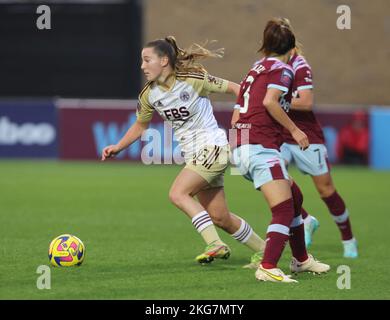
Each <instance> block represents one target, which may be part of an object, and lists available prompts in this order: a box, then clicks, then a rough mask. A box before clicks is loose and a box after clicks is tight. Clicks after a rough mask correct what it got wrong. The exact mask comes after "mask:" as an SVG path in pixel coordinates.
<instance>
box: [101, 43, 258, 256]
mask: <svg viewBox="0 0 390 320" xmlns="http://www.w3.org/2000/svg"><path fill="white" fill-rule="evenodd" d="M221 56H222V55H221V52H220V50H217V51H215V52H214V51H209V50H207V49H206V48H204V47H202V46H199V45H193V46H191V47H190V48H188V49H181V48H180V47H178V45H177V43H176V40H175V38H174V37H172V36H169V37H166V38H165V39H158V40H155V41H151V42H149V43H147V44H146V46H145V47H144V48H143V50H142V65H141V69H142V70H143V72H144V74H145V76H146V79H147V80H148V81H149V82H148V83H147V84H146V86H145V88H144V89H143V90H142V91H141V93H140V95H139V106H138V111H137V121H136V122H135V123H134V124H133V125H132V126H131V127H130V128H129V129H128V131H127V133H126V134H125V135H124V136H123V138H122V139H121V140H120V141H119V142H118V143H117V144H116V145H110V146H107V147H105V148H104V149H103V151H102V160H106V159H107V158H110V157H113V156H115V155H116V154H118V153H119V152H120V151H122V150H123V149H125V148H127V147H128V146H129V145H131V144H132V143H133V142H134V141H136V140H137V139H138V138H140V137H141V135H142V133H143V132H144V130H146V129H147V128H148V126H149V123H150V121H151V119H152V116H153V112H154V111H156V112H158V113H159V114H160V116H161V117H162V118H163V119H164V120H165V121H167V122H169V123H170V125H171V126H172V128H173V130H174V133H175V136H176V139H177V140H178V141H179V143H180V147H181V151H182V152H183V153H184V158H185V162H186V166H185V167H184V168H183V170H182V171H181V172H180V173H179V175H178V176H177V177H176V179H175V181H174V182H173V185H172V187H171V190H170V192H169V198H170V200H171V202H172V203H173V204H174V205H175V206H176V207H178V208H179V209H181V210H182V211H183V212H184V213H185V214H186V215H187V216H188V217H189V218H190V219H191V220H192V224H193V226H194V227H195V229H196V230H197V231H198V232H199V233H200V235H201V236H202V238H203V239H204V241H205V242H206V244H207V247H206V250H205V251H204V252H203V253H202V254H200V255H198V256H197V257H196V260H197V261H198V262H199V263H209V262H211V261H213V260H214V258H222V259H227V258H228V257H229V255H230V249H229V247H228V246H227V245H226V244H225V243H223V242H222V240H221V239H220V237H219V235H218V233H217V231H216V228H215V225H217V226H219V227H220V228H222V229H223V230H224V231H226V232H227V233H229V234H230V235H231V236H232V237H233V238H235V239H236V240H238V241H240V242H241V243H243V244H245V245H246V246H248V247H249V248H250V249H252V250H253V251H254V252H260V253H262V251H263V249H264V241H263V240H262V239H261V238H259V236H258V235H257V234H256V233H255V232H254V231H253V230H252V228H251V227H250V225H249V224H248V223H247V222H246V221H245V220H243V219H242V218H240V217H238V216H236V215H234V214H232V213H231V212H229V209H228V207H227V203H226V199H225V193H224V172H225V170H226V168H227V166H228V159H229V152H230V148H229V144H228V141H227V137H226V133H225V131H224V130H222V129H220V128H219V127H218V123H217V121H216V119H215V117H214V114H213V108H212V105H211V101H210V99H209V94H210V93H213V92H220V93H233V94H235V95H236V96H237V94H238V91H239V86H238V84H236V83H234V82H230V81H227V80H224V79H220V78H217V77H213V76H211V75H209V74H208V73H207V72H206V70H205V69H204V68H203V66H202V65H201V64H199V63H198V60H199V59H202V58H207V57H221ZM147 196H150V195H147ZM195 197H196V198H197V200H198V201H196V199H195ZM172 232H174V230H172Z"/></svg>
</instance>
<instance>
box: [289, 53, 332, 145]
mask: <svg viewBox="0 0 390 320" xmlns="http://www.w3.org/2000/svg"><path fill="white" fill-rule="evenodd" d="M288 64H289V65H291V66H292V68H293V70H294V82H293V97H299V91H300V90H306V89H313V78H312V72H311V68H310V66H309V64H308V63H307V62H306V60H305V58H304V57H302V56H299V55H294V56H293V57H292V58H291V59H290V61H289V63H288ZM288 116H289V117H290V119H291V120H292V121H294V122H295V124H296V125H297V126H298V128H299V129H301V130H302V131H303V132H304V133H306V135H307V137H308V138H309V143H318V144H324V143H325V139H324V134H323V132H322V129H321V125H320V123H319V122H318V121H317V119H316V117H315V115H314V113H313V112H312V111H297V110H292V109H290V111H289V112H288ZM283 138H284V141H285V142H287V143H292V144H297V142H296V141H295V140H294V139H293V137H292V136H291V134H290V132H289V131H288V130H286V129H284V128H283Z"/></svg>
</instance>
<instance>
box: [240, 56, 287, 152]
mask: <svg viewBox="0 0 390 320" xmlns="http://www.w3.org/2000/svg"><path fill="white" fill-rule="evenodd" d="M293 80H294V72H293V70H292V68H291V67H290V66H289V65H287V64H285V63H283V62H281V61H280V60H278V59H276V58H264V59H262V60H259V61H258V62H256V63H255V64H254V65H253V67H252V69H251V70H249V72H248V74H247V75H246V77H245V78H244V80H243V81H242V83H241V87H240V94H239V96H238V98H237V104H238V105H240V119H239V120H238V121H237V123H236V124H235V128H236V129H237V145H238V146H240V145H242V144H248V143H249V144H261V145H262V146H263V147H265V148H272V149H278V150H279V146H280V145H281V144H282V143H283V136H282V128H283V127H282V126H281V125H280V124H279V123H278V122H277V121H276V120H275V119H274V118H273V117H272V116H271V115H270V114H269V113H268V111H267V109H266V108H265V106H264V105H263V100H264V97H265V95H266V93H267V89H268V88H276V89H279V90H281V91H282V94H281V96H280V100H279V102H280V104H281V106H282V107H283V109H284V110H285V111H288V110H289V108H290V102H291V96H292V84H293ZM245 129H249V141H248V140H247V139H246V137H247V136H246V134H245V133H244V132H243V130H245ZM247 132H248V131H247ZM247 132H246V133H247Z"/></svg>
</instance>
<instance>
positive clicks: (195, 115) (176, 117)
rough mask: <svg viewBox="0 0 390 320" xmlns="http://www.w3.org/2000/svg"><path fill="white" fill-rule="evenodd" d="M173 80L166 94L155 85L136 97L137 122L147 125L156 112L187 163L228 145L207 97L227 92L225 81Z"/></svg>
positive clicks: (185, 76) (197, 76)
mask: <svg viewBox="0 0 390 320" xmlns="http://www.w3.org/2000/svg"><path fill="white" fill-rule="evenodd" d="M173 76H174V81H173V84H172V86H171V87H170V88H169V90H167V89H166V88H163V87H161V86H160V85H158V84H157V83H156V82H149V83H147V84H146V86H145V88H144V89H143V90H142V91H141V94H140V95H139V104H138V109H137V119H138V121H141V122H149V121H150V120H151V119H152V116H153V112H154V110H156V111H157V112H158V113H159V114H160V116H161V117H162V118H163V119H164V120H165V121H168V122H169V123H170V124H171V126H172V128H173V130H174V134H175V136H176V139H177V140H178V142H179V144H180V147H181V150H182V152H183V153H184V158H185V160H186V162H188V161H189V160H191V159H192V157H193V156H194V154H195V153H196V152H197V151H199V150H200V149H201V148H202V147H203V146H206V145H217V146H224V145H227V144H228V140H227V137H226V133H225V131H224V130H223V129H221V128H219V127H218V123H217V121H216V119H215V117H214V114H213V107H212V105H211V102H210V99H209V97H208V95H209V94H210V93H211V92H226V90H227V87H228V81H227V80H223V79H220V78H216V77H213V76H211V75H208V74H205V73H195V72H186V73H184V72H183V73H181V72H177V73H176V74H174V75H173Z"/></svg>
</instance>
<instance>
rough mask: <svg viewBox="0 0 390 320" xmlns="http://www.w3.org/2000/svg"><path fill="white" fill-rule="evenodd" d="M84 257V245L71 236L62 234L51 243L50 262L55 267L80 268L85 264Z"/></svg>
mask: <svg viewBox="0 0 390 320" xmlns="http://www.w3.org/2000/svg"><path fill="white" fill-rule="evenodd" d="M84 257H85V246H84V244H83V243H82V241H81V240H80V239H79V238H77V237H75V236H73V235H71V234H62V235H60V236H58V237H57V238H55V239H54V240H53V241H52V242H51V243H50V246H49V260H50V263H51V264H52V265H53V266H55V267H70V266H74V265H77V266H79V265H81V264H82V263H83V261H84Z"/></svg>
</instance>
